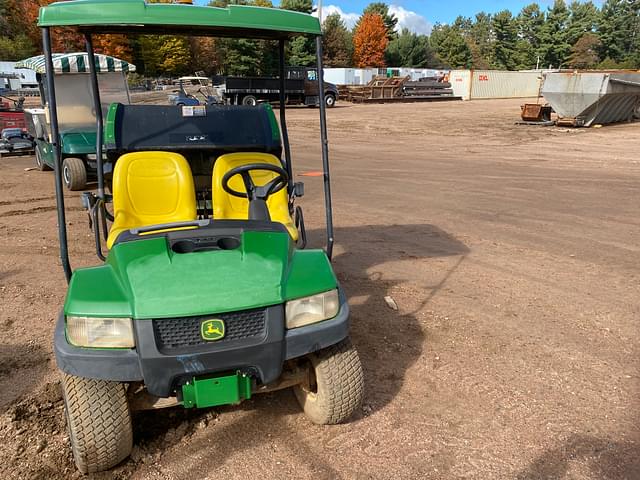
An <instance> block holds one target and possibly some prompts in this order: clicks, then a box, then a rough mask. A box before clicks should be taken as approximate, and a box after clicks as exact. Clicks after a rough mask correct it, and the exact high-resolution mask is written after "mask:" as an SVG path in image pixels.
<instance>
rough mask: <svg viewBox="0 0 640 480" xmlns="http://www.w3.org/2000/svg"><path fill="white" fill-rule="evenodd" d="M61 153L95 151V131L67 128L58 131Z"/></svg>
mask: <svg viewBox="0 0 640 480" xmlns="http://www.w3.org/2000/svg"><path fill="white" fill-rule="evenodd" d="M60 143H61V144H62V153H68V154H73V155H86V154H89V153H96V132H87V131H81V130H79V131H75V130H68V131H64V132H61V133H60Z"/></svg>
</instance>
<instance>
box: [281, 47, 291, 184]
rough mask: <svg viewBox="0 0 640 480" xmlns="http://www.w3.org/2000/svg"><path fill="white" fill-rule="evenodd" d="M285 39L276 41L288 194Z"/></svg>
mask: <svg viewBox="0 0 640 480" xmlns="http://www.w3.org/2000/svg"><path fill="white" fill-rule="evenodd" d="M284 47H285V41H284V40H282V39H281V40H279V43H278V57H279V58H278V59H279V62H280V63H279V67H280V68H279V70H280V75H279V76H280V87H279V90H280V92H279V93H280V99H279V102H280V130H281V132H282V143H283V145H284V157H285V159H286V163H285V168H286V169H287V173H288V174H289V185H288V188H287V190H288V191H289V196H291V193H292V192H293V184H294V181H293V169H292V167H291V146H290V145H289V131H288V130H287V115H286V113H285V110H286V107H285V104H286V103H287V92H286V88H287V69H286V67H285V48H284Z"/></svg>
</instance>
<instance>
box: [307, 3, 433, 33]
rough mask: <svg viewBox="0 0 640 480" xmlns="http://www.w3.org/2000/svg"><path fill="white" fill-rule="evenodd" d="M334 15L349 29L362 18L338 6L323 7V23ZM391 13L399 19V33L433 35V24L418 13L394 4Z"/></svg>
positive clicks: (316, 13) (315, 13)
mask: <svg viewBox="0 0 640 480" xmlns="http://www.w3.org/2000/svg"><path fill="white" fill-rule="evenodd" d="M334 13H337V14H339V15H340V16H341V17H342V20H344V23H346V24H347V27H348V28H353V27H354V26H355V24H356V23H357V21H358V19H359V18H360V14H359V13H349V12H345V11H344V10H342V8H340V7H338V6H337V5H325V6H323V7H322V19H321V21H323V22H324V19H325V18H327V16H329V15H332V14H334ZM389 13H392V14H394V15H395V16H396V18H397V19H398V31H400V30H402V29H403V28H408V29H409V30H411V31H412V32H415V33H419V34H424V35H429V34H430V33H431V29H432V28H433V25H432V24H431V22H429V21H428V20H427V19H426V18H425V17H423V16H422V15H420V14H418V13H416V12H413V11H411V10H407V9H406V8H404V7H401V6H399V5H393V4H392V5H390V6H389ZM313 15H315V16H318V12H314V13H313Z"/></svg>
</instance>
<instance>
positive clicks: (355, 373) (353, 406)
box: [294, 338, 364, 425]
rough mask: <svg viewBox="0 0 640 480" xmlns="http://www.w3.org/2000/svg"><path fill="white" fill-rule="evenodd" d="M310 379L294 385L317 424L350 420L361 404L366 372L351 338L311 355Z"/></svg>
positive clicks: (305, 409) (311, 417) (312, 419)
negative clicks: (363, 370)
mask: <svg viewBox="0 0 640 480" xmlns="http://www.w3.org/2000/svg"><path fill="white" fill-rule="evenodd" d="M307 358H308V360H309V362H310V364H311V365H310V369H309V380H308V381H307V382H305V383H304V384H302V385H297V386H295V387H294V392H295V394H296V397H297V399H298V402H299V403H300V406H302V408H303V410H304V413H305V415H306V416H307V417H308V418H309V419H310V420H311V421H312V422H313V423H315V424H318V425H335V424H338V423H343V422H345V421H347V420H348V419H349V418H351V416H352V415H353V414H354V413H355V412H356V410H357V409H359V408H360V406H361V405H362V397H363V393H364V374H363V372H362V364H361V363H360V357H358V352H357V351H356V349H355V348H354V347H353V345H352V344H351V341H350V340H349V338H347V339H345V340H343V341H342V342H340V343H337V344H336V345H332V346H331V347H328V348H325V349H323V350H320V351H318V352H314V353H312V354H310V355H308V357H307Z"/></svg>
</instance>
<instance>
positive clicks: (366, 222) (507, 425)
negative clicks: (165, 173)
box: [0, 100, 640, 480]
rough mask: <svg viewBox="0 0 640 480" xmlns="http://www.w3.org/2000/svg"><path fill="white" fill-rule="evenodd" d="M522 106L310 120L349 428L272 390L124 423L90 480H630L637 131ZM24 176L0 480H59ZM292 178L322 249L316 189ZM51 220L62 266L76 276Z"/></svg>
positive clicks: (307, 129) (68, 472)
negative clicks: (352, 360) (326, 138)
mask: <svg viewBox="0 0 640 480" xmlns="http://www.w3.org/2000/svg"><path fill="white" fill-rule="evenodd" d="M520 103H521V101H520V100H504V101H476V102H469V103H462V102H460V103H451V104H413V105H387V106H381V105H371V106H340V107H337V108H335V109H333V110H332V111H330V112H329V129H330V136H331V152H332V155H333V157H332V161H333V163H332V169H333V170H332V173H333V180H334V182H333V187H334V204H335V221H336V239H337V247H336V255H335V268H336V270H337V272H338V275H339V277H340V279H341V281H342V283H343V284H344V286H345V288H346V290H347V292H348V294H349V297H350V303H351V305H352V311H353V315H352V321H353V323H352V332H353V333H352V337H353V341H354V343H355V344H356V346H357V347H358V349H359V351H360V354H361V357H362V361H363V364H364V368H365V374H366V382H367V393H366V399H365V405H364V407H363V409H362V411H361V412H359V413H358V415H357V416H356V418H354V419H353V421H352V422H351V423H349V424H346V425H341V426H337V427H317V426H314V425H312V424H310V423H309V422H308V421H307V420H306V419H305V417H304V416H303V415H302V413H301V412H300V409H299V407H298V405H297V403H296V401H295V398H294V396H293V394H292V393H291V392H290V391H282V392H277V393H273V394H268V395H264V396H260V397H255V398H254V399H252V400H251V401H248V402H246V403H245V404H243V405H242V406H241V407H240V408H231V407H229V408H217V409H211V410H206V411H197V412H185V411H183V410H181V409H179V408H176V409H170V410H165V411H161V412H149V413H141V414H137V415H136V416H135V417H134V422H135V427H134V428H135V443H136V447H135V449H134V452H133V455H132V457H131V459H130V460H128V461H127V462H125V463H124V464H123V465H121V466H119V467H118V468H116V469H115V470H114V471H113V472H110V473H107V474H102V475H98V476H95V478H100V479H110V478H116V479H125V478H132V479H140V480H141V479H167V480H169V479H235V478H238V479H240V478H242V479H244V478H256V477H259V478H264V479H282V478H293V479H314V480H320V479H327V480H329V479H331V480H333V479H345V480H348V479H363V480H364V479H514V480H525V479H526V480H534V479H580V480H586V479H592V480H603V479H629V480H634V479H638V478H640V443H639V442H640V435H639V427H638V422H639V421H640V418H639V415H638V407H639V404H638V398H639V393H640V381H639V379H640V372H639V367H640V357H639V351H638V340H639V338H640V330H639V325H638V323H639V320H640V301H639V293H640V219H639V217H638V212H639V207H640V156H639V155H638V153H637V151H638V145H639V144H640V125H638V124H624V125H616V126H610V127H605V128H601V129H591V130H567V129H556V128H541V127H525V126H516V125H514V121H515V120H517V117H518V111H519V104H520ZM289 118H290V132H291V137H292V140H293V153H294V155H295V162H296V172H297V173H298V174H303V173H308V172H313V171H315V170H318V169H319V168H320V159H319V151H320V149H319V141H318V140H317V138H316V135H317V131H318V124H317V111H315V110H313V109H306V108H294V109H292V110H291V111H290V113H289ZM32 165H33V159H32V158H3V159H1V160H0V326H1V327H2V331H3V333H4V335H3V337H2V340H0V442H1V444H2V448H0V478H23V479H63V478H76V477H78V476H79V475H78V474H77V473H75V469H74V466H73V463H72V460H71V454H70V450H69V445H68V437H67V435H66V431H65V424H64V419H63V415H62V402H61V394H60V387H59V378H60V377H59V374H58V372H57V371H56V368H55V359H54V358H53V356H52V333H53V326H54V319H55V316H56V312H57V311H58V309H59V308H60V306H61V305H62V302H63V299H64V294H65V283H64V278H63V275H62V271H61V269H60V266H59V261H58V257H57V255H58V252H57V240H56V219H55V210H54V209H55V207H54V193H53V176H52V174H51V173H43V172H39V171H25V168H27V167H30V166H32ZM298 178H299V179H300V180H304V181H305V182H306V186H307V196H306V197H305V198H304V199H303V200H302V202H301V204H302V205H303V206H304V208H305V212H306V218H307V227H308V229H310V230H312V237H313V241H314V243H316V244H321V242H322V238H323V234H322V228H323V209H322V201H321V184H320V179H318V178H315V177H308V176H305V177H303V176H299V177H298ZM67 203H68V207H69V215H68V223H69V235H70V238H72V239H73V242H72V244H71V254H72V262H73V264H74V266H76V267H78V266H82V265H91V264H95V263H97V259H96V258H95V255H94V252H93V248H92V236H91V233H90V232H89V230H88V229H87V217H86V214H85V213H84V212H83V211H81V209H80V204H79V199H78V195H77V194H69V195H67ZM387 295H390V296H392V297H393V298H394V299H395V301H396V302H397V304H398V306H399V310H398V311H394V310H391V309H389V308H388V307H387V305H386V304H385V302H384V297H385V296H387Z"/></svg>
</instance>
